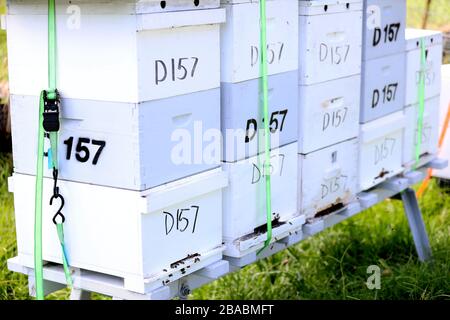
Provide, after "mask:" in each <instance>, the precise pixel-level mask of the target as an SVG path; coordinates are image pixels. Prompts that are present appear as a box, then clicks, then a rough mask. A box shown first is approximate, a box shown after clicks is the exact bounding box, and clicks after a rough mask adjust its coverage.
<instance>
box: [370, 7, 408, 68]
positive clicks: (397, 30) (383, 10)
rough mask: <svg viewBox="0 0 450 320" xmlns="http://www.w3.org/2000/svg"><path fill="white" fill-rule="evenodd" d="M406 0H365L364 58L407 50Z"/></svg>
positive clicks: (378, 56)
mask: <svg viewBox="0 0 450 320" xmlns="http://www.w3.org/2000/svg"><path fill="white" fill-rule="evenodd" d="M405 28H406V0H365V1H364V20H363V60H366V61H367V60H370V59H374V58H380V57H384V56H387V55H391V54H396V53H400V52H403V51H405Z"/></svg>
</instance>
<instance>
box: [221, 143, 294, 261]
mask: <svg viewBox="0 0 450 320" xmlns="http://www.w3.org/2000/svg"><path fill="white" fill-rule="evenodd" d="M264 160H265V158H264V154H262V155H260V156H256V157H253V158H249V159H245V160H241V161H239V162H235V163H225V164H224V165H223V170H224V172H226V173H227V174H228V177H229V183H228V188H226V189H224V190H223V236H224V240H225V242H226V243H228V244H229V245H227V251H226V252H228V254H232V253H231V252H232V251H233V250H231V247H230V246H232V244H231V243H232V242H233V241H234V240H236V239H238V238H241V237H243V236H247V235H250V234H253V233H254V232H255V229H256V228H258V227H261V226H263V225H265V224H266V221H267V218H266V200H265V199H266V191H265V172H264V163H265V161H264ZM271 168H272V170H271V180H272V212H273V219H274V220H276V219H277V220H279V221H280V222H282V221H287V220H289V219H290V218H292V217H293V216H295V215H296V212H297V143H292V144H290V145H288V146H285V147H281V148H279V149H276V150H273V151H272V152H271ZM226 254H227V253H226Z"/></svg>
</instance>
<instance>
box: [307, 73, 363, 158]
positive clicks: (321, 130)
mask: <svg viewBox="0 0 450 320" xmlns="http://www.w3.org/2000/svg"><path fill="white" fill-rule="evenodd" d="M360 85H361V77H360V76H359V75H356V76H351V77H346V78H341V79H337V80H332V81H327V82H323V83H320V84H314V85H309V86H300V87H299V91H300V93H299V100H300V104H299V126H298V129H299V134H298V145H299V153H302V154H307V153H310V152H312V151H315V150H319V149H322V148H325V147H328V146H331V145H333V144H336V143H338V142H342V141H345V140H348V139H351V138H356V137H357V136H358V134H359V110H360V107H359V106H360V94H359V90H357V88H359V87H360Z"/></svg>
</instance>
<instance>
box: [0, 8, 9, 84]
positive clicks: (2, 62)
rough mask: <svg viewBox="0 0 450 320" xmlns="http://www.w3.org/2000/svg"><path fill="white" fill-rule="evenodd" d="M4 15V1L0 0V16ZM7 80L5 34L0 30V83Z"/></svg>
mask: <svg viewBox="0 0 450 320" xmlns="http://www.w3.org/2000/svg"><path fill="white" fill-rule="evenodd" d="M5 13H6V8H5V0H0V15H2V14H5ZM7 79H8V63H7V52H6V32H5V31H3V30H0V83H1V82H3V81H6V80H7Z"/></svg>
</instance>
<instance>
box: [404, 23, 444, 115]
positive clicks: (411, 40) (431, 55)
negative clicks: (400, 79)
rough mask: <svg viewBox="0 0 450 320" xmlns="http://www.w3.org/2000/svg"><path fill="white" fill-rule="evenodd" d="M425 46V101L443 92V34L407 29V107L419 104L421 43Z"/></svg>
mask: <svg viewBox="0 0 450 320" xmlns="http://www.w3.org/2000/svg"><path fill="white" fill-rule="evenodd" d="M421 39H423V41H424V45H425V54H426V62H425V68H426V69H425V99H429V98H433V97H435V96H437V95H439V93H440V92H441V65H442V32H440V31H432V30H419V29H406V50H407V54H406V80H407V82H406V98H405V99H406V101H405V105H407V106H409V105H413V104H416V103H418V102H419V97H418V92H419V89H418V86H419V79H420V72H421V69H422V68H421V49H420V41H421Z"/></svg>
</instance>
